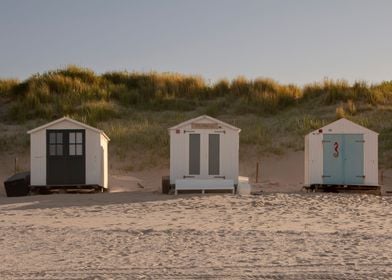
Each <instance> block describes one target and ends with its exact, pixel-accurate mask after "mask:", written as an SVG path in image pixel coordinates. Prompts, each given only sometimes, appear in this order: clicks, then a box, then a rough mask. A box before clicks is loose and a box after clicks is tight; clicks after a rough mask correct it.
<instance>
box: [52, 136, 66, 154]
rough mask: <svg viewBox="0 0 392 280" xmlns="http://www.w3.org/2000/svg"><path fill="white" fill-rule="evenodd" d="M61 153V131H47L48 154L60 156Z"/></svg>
mask: <svg viewBox="0 0 392 280" xmlns="http://www.w3.org/2000/svg"><path fill="white" fill-rule="evenodd" d="M63 153H64V152H63V133H62V132H49V155H50V156H62V155H63Z"/></svg>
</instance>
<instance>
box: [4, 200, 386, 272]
mask: <svg viewBox="0 0 392 280" xmlns="http://www.w3.org/2000/svg"><path fill="white" fill-rule="evenodd" d="M391 203H392V197H379V196H372V195H344V194H314V193H308V194H306V193H302V194H279V193H271V194H265V195H260V196H238V195H234V196H233V195H230V194H223V195H222V194H209V195H204V196H201V195H194V194H192V195H188V194H187V195H179V196H168V195H161V194H157V193H146V192H129V193H109V194H105V193H103V194H74V195H73V194H60V195H48V196H31V197H23V198H5V197H1V198H0V205H1V206H0V222H1V235H0V247H1V250H0V258H1V260H2V265H1V270H0V278H1V279H211V278H213V279H243V278H246V279H254V278H257V277H260V278H264V279H391V277H392V219H391V215H392V207H391Z"/></svg>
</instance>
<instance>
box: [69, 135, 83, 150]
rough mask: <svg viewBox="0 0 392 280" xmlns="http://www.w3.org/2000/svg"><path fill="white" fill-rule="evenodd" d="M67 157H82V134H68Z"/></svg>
mask: <svg viewBox="0 0 392 280" xmlns="http://www.w3.org/2000/svg"><path fill="white" fill-rule="evenodd" d="M69 155H70V156H82V155H83V133H82V132H70V133H69Z"/></svg>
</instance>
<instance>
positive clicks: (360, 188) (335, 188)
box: [303, 185, 381, 195]
mask: <svg viewBox="0 0 392 280" xmlns="http://www.w3.org/2000/svg"><path fill="white" fill-rule="evenodd" d="M303 188H304V189H305V190H306V192H332V193H363V194H374V195H381V186H365V185H310V186H304V187H303Z"/></svg>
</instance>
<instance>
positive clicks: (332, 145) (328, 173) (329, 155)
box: [323, 134, 344, 185]
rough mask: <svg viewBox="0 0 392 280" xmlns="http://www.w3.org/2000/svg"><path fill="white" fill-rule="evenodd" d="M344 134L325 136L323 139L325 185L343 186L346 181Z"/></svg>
mask: <svg viewBox="0 0 392 280" xmlns="http://www.w3.org/2000/svg"><path fill="white" fill-rule="evenodd" d="M343 142H344V137H343V135H342V134H324V137H323V158H324V160H323V161H324V163H323V184H331V185H333V184H342V182H343V181H344V160H343V152H344V150H343V147H344V143H343Z"/></svg>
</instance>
